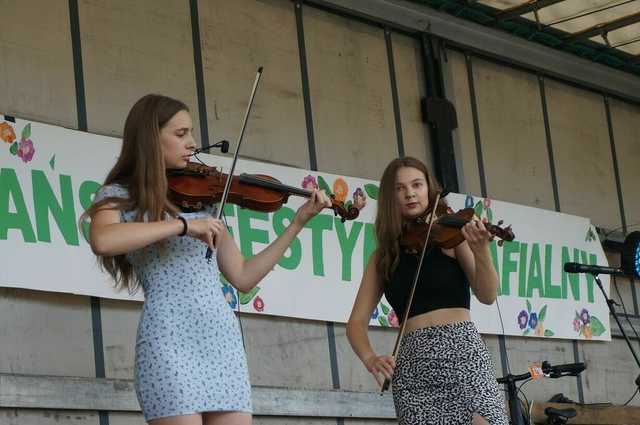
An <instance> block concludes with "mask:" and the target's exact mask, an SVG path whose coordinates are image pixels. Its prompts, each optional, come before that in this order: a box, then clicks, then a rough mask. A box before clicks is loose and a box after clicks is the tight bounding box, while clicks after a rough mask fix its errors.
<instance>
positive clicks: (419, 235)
mask: <svg viewBox="0 0 640 425" xmlns="http://www.w3.org/2000/svg"><path fill="white" fill-rule="evenodd" d="M474 214H475V211H474V210H473V208H465V209H462V210H460V211H458V212H456V213H452V214H444V215H441V216H440V217H438V218H436V220H435V221H434V223H433V228H432V229H431V236H430V238H429V244H432V243H435V244H436V245H437V246H439V247H441V248H445V249H449V248H454V247H456V246H458V245H460V244H461V243H462V242H464V235H463V234H462V231H461V229H462V227H463V226H464V225H465V224H467V223H468V222H469V221H471V219H472V218H473V216H474ZM502 223H503V221H502V220H500V221H499V222H498V224H491V223H484V226H485V227H486V229H487V230H488V231H489V233H491V235H492V240H493V238H494V237H498V238H499V239H500V240H499V241H498V245H500V246H502V244H503V242H504V241H512V240H513V239H514V238H515V235H514V234H513V230H512V229H511V225H509V226H507V227H504V228H503V227H500V226H501V225H502ZM428 230H429V222H428V220H427V219H425V218H424V217H418V218H417V219H415V220H413V221H411V222H409V223H407V224H406V225H405V228H404V230H403V232H402V237H401V239H400V246H401V247H403V248H404V249H407V250H409V251H411V252H420V251H422V248H423V247H424V243H425V239H426V238H427V231H428Z"/></svg>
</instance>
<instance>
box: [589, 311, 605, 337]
mask: <svg viewBox="0 0 640 425" xmlns="http://www.w3.org/2000/svg"><path fill="white" fill-rule="evenodd" d="M589 323H590V324H591V333H592V334H593V335H594V336H600V335H602V334H603V333H605V331H606V328H605V327H604V325H603V324H602V322H601V321H600V319H598V318H597V317H596V316H591V318H590V319H589Z"/></svg>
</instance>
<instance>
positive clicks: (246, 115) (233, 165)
mask: <svg viewBox="0 0 640 425" xmlns="http://www.w3.org/2000/svg"><path fill="white" fill-rule="evenodd" d="M262 69H263V67H262V66H261V67H259V68H258V72H257V73H256V79H255V81H254V82H253V89H252V90H251V97H250V98H249V105H248V106H247V110H246V111H245V113H244V119H243V120H242V128H241V129H240V136H238V142H237V143H236V151H235V153H234V154H233V161H232V162H231V169H230V170H229V173H228V177H227V181H226V183H225V185H224V191H223V192H222V198H221V199H220V203H219V204H218V212H217V217H216V218H217V219H218V220H220V219H221V218H222V212H223V211H224V205H225V203H226V202H227V198H228V196H229V189H230V188H231V181H232V180H233V171H234V170H235V169H236V162H237V161H238V153H239V152H240V145H241V144H242V137H243V136H244V130H245V129H246V128H247V121H248V120H249V113H250V112H251V107H252V106H253V99H254V97H255V96H256V90H257V89H258V83H259V82H260V77H261V76H262ZM212 254H213V251H211V248H207V253H206V255H205V258H206V259H207V261H211V255H212Z"/></svg>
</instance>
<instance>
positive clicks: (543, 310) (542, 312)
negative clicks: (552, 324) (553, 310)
mask: <svg viewBox="0 0 640 425" xmlns="http://www.w3.org/2000/svg"><path fill="white" fill-rule="evenodd" d="M546 315H547V306H546V305H545V306H544V307H542V308H541V309H540V314H539V315H538V320H539V321H540V322H544V318H545V316H546Z"/></svg>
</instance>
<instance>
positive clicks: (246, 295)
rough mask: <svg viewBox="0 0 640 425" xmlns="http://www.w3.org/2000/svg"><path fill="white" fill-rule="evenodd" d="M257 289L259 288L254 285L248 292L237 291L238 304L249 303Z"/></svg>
mask: <svg viewBox="0 0 640 425" xmlns="http://www.w3.org/2000/svg"><path fill="white" fill-rule="evenodd" d="M259 290H260V287H259V286H256V287H254V288H253V289H252V290H251V291H249V292H239V294H240V304H242V305H245V304H249V302H251V300H252V299H253V297H255V296H256V294H257V293H258V291H259Z"/></svg>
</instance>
